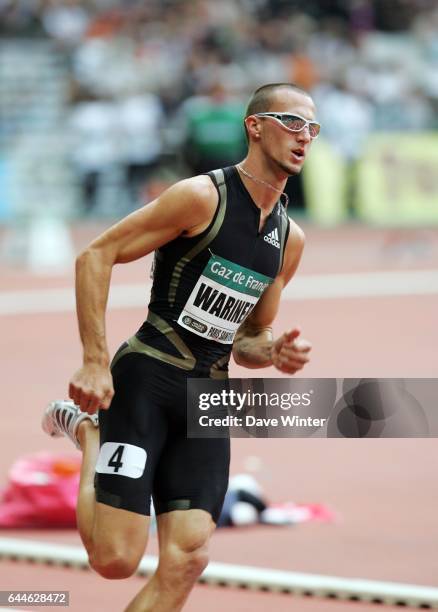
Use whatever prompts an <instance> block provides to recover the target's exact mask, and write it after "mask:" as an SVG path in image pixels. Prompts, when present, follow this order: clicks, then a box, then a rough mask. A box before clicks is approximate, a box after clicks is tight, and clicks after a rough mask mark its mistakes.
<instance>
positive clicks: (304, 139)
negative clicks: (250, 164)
mask: <svg viewBox="0 0 438 612" xmlns="http://www.w3.org/2000/svg"><path fill="white" fill-rule="evenodd" d="M268 111H269V112H278V113H291V114H297V115H300V116H301V117H303V118H304V119H307V120H309V121H315V120H316V119H315V105H314V103H313V101H312V99H311V98H310V97H309V96H307V95H305V94H302V93H300V92H298V91H294V90H292V89H279V90H278V91H276V92H275V93H274V95H273V96H272V102H271V104H270V108H269V109H268ZM248 120H250V124H249V127H252V128H253V130H254V131H253V130H252V133H255V131H257V132H258V136H256V140H258V142H259V143H260V148H261V150H262V152H263V153H264V155H265V157H266V159H267V161H269V162H271V163H273V164H274V165H275V166H276V168H277V169H279V170H281V171H282V172H284V173H285V175H286V176H291V175H294V174H299V173H300V172H301V168H302V167H303V164H304V160H305V159H306V155H307V153H308V151H309V148H310V145H311V142H312V138H311V137H310V134H309V128H308V126H306V127H305V128H304V129H302V130H301V131H300V132H291V131H290V130H288V129H287V128H286V127H284V126H283V125H282V124H281V122H280V121H278V120H275V119H273V118H271V117H255V116H252V117H251V119H249V118H248Z"/></svg>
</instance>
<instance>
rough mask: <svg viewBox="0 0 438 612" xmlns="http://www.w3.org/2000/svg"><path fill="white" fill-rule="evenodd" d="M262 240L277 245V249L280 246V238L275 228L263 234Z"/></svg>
mask: <svg viewBox="0 0 438 612" xmlns="http://www.w3.org/2000/svg"><path fill="white" fill-rule="evenodd" d="M263 240H265V241H266V242H269V244H272V246H275V247H277V249H279V248H280V239H279V237H278V230H277V228H275V230H272V232H269V234H266V236H263Z"/></svg>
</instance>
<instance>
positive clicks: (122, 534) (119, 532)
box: [92, 503, 151, 565]
mask: <svg viewBox="0 0 438 612" xmlns="http://www.w3.org/2000/svg"><path fill="white" fill-rule="evenodd" d="M150 520H151V519H150V517H149V516H145V515H143V514H139V513H137V512H130V511H128V510H123V509H122V508H114V507H112V506H109V505H107V504H101V503H96V506H95V515H94V522H93V533H92V541H93V554H94V555H95V556H96V557H99V556H102V557H103V558H105V557H106V556H111V555H112V554H114V553H115V554H117V555H118V556H120V557H122V558H123V559H126V560H132V561H133V563H134V564H135V565H136V564H137V563H138V562H139V561H140V559H141V557H142V556H143V554H144V551H145V548H146V544H147V540H148V534H149V524H150Z"/></svg>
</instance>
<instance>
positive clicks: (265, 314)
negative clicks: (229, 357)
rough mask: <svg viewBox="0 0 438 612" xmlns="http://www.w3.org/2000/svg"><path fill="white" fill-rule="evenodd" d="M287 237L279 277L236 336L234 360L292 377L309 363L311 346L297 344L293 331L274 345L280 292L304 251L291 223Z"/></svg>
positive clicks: (296, 333) (300, 235)
mask: <svg viewBox="0 0 438 612" xmlns="http://www.w3.org/2000/svg"><path fill="white" fill-rule="evenodd" d="M290 224H291V227H290V234H289V239H288V241H287V245H286V251H285V257H284V264H283V268H282V271H281V273H280V274H279V275H278V276H277V278H276V279H275V281H274V282H273V283H272V285H271V286H270V287H269V288H268V289H267V290H266V291H265V292H264V294H263V296H262V297H261V299H260V300H259V302H258V303H257V305H256V306H255V308H254V310H253V311H252V312H251V314H250V315H249V317H248V318H247V319H246V321H245V322H244V323H243V325H242V326H241V327H240V329H239V330H238V332H237V334H236V338H235V341H234V345H233V357H234V360H235V361H236V363H237V364H239V365H242V366H244V367H246V368H264V367H268V366H270V365H275V366H276V367H277V368H278V369H280V370H281V371H283V372H287V373H291V374H292V373H295V372H296V371H297V370H298V369H301V368H302V367H303V365H304V363H306V362H307V361H308V356H307V353H308V351H309V350H310V345H309V343H307V342H306V341H302V340H297V338H298V336H299V334H300V331H299V330H298V329H292V330H291V331H289V332H286V333H285V334H283V335H282V336H281V337H280V338H278V340H276V341H274V339H273V336H272V327H271V326H272V323H273V321H274V319H275V316H276V314H277V312H278V308H279V304H280V298H281V292H282V290H283V288H284V287H285V286H286V284H287V283H288V282H289V281H290V279H291V278H292V276H293V275H294V274H295V271H296V269H297V267H298V264H299V262H300V259H301V254H302V251H303V247H304V233H303V231H302V230H301V229H300V228H299V227H298V225H296V224H295V223H293V222H292V221H291V222H290Z"/></svg>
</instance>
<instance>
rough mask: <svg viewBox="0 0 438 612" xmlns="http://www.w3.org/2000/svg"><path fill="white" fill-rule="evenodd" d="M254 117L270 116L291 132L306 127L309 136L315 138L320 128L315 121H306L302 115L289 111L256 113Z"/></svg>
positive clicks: (299, 130)
mask: <svg viewBox="0 0 438 612" xmlns="http://www.w3.org/2000/svg"><path fill="white" fill-rule="evenodd" d="M255 116H256V117H270V118H271V119H274V121H278V122H279V123H281V125H282V126H284V127H285V128H286V129H288V130H290V131H291V132H301V130H304V128H305V127H307V128H308V130H309V134H310V138H317V136H318V134H319V132H320V130H321V124H319V123H318V122H317V121H307V119H304V117H300V115H292V114H291V113H256V114H255Z"/></svg>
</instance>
